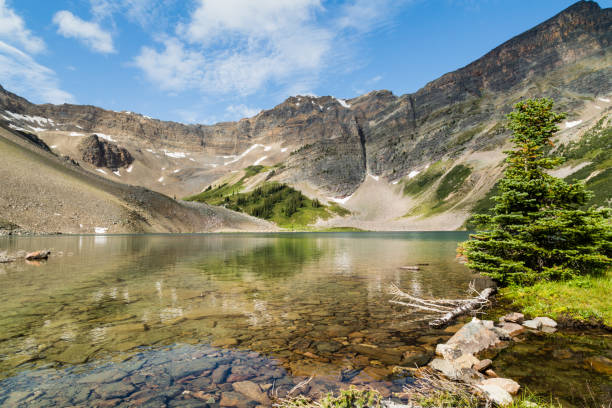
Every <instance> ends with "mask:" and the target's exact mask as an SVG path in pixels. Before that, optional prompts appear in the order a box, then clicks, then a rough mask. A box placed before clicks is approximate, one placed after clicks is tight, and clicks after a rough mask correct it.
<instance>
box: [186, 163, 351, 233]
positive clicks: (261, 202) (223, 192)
mask: <svg viewBox="0 0 612 408" xmlns="http://www.w3.org/2000/svg"><path fill="white" fill-rule="evenodd" d="M265 170H267V168H266V167H264V166H249V167H247V168H246V169H245V174H244V176H243V177H242V178H241V179H240V180H239V181H238V182H236V183H233V184H230V183H224V184H221V185H219V186H217V187H214V188H213V187H212V186H209V187H208V188H207V189H206V190H204V191H203V192H201V193H200V194H197V195H194V196H191V197H187V198H186V200H188V201H199V202H205V203H208V204H211V205H220V206H224V207H226V208H229V209H230V210H234V211H239V212H243V213H247V214H250V215H252V216H254V217H257V218H263V219H265V220H269V221H272V222H275V223H276V224H278V225H279V226H281V227H285V228H292V229H304V228H306V227H307V226H308V225H310V224H313V223H315V222H316V221H317V219H319V218H322V219H328V218H330V217H331V216H332V215H333V214H337V215H347V214H349V213H350V212H349V211H348V210H346V209H344V208H342V207H340V206H338V205H337V204H332V205H323V204H322V203H321V202H320V201H319V200H317V199H314V200H312V199H310V198H308V197H306V196H305V195H303V194H302V193H301V192H299V191H298V190H295V189H294V188H292V187H290V186H288V185H286V184H283V183H277V182H267V181H266V182H263V183H262V184H260V185H258V186H257V187H256V188H254V189H253V190H251V191H247V192H243V189H244V187H245V182H246V180H247V179H249V178H250V177H253V176H255V175H257V174H259V173H261V172H262V171H265Z"/></svg>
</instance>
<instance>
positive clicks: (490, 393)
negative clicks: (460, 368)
mask: <svg viewBox="0 0 612 408" xmlns="http://www.w3.org/2000/svg"><path fill="white" fill-rule="evenodd" d="M478 388H480V389H481V390H482V391H483V392H484V393H485V394H486V396H487V397H489V399H490V400H491V401H493V402H494V403H496V404H497V405H499V406H502V407H503V406H506V405H510V404H512V395H510V393H508V391H506V390H504V389H503V388H501V387H499V386H497V385H495V384H486V385H479V386H478Z"/></svg>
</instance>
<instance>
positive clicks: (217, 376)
mask: <svg viewBox="0 0 612 408" xmlns="http://www.w3.org/2000/svg"><path fill="white" fill-rule="evenodd" d="M231 368H232V367H231V366H230V365H222V366H219V367H217V368H216V369H215V371H213V373H212V375H211V376H210V378H211V379H212V381H213V382H214V383H215V384H220V383H222V382H225V379H226V378H227V376H228V374H229V372H230V370H231Z"/></svg>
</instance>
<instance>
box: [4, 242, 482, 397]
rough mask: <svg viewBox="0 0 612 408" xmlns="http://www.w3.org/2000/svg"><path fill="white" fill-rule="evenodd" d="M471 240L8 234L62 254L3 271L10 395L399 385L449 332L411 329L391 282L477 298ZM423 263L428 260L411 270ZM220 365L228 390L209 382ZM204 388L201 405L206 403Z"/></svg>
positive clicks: (228, 393)
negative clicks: (463, 249) (464, 244)
mask: <svg viewBox="0 0 612 408" xmlns="http://www.w3.org/2000/svg"><path fill="white" fill-rule="evenodd" d="M465 238H466V234H465V233H461V232H459V233H455V232H450V233H447V232H445V233H304V234H210V235H195V236H194V235H183V236H180V235H179V236H170V235H141V236H133V235H132V236H56V237H19V238H10V239H3V240H0V250H5V249H8V251H9V253H11V252H13V253H14V252H16V251H18V250H26V251H29V250H35V249H42V248H48V249H51V250H52V256H51V258H50V259H49V260H48V261H47V262H42V263H40V264H38V263H25V262H23V261H20V262H16V263H13V264H6V265H1V266H0V296H1V297H2V299H3V301H2V303H1V304H0V328H1V330H0V372H1V373H2V377H1V378H4V380H3V381H2V382H0V401H2V400H1V399H2V398H7V397H8V398H9V399H6V400H5V401H4V403H5V404H9V403H10V404H15V405H19V404H20V403H21V404H24V406H36V405H39V406H45V405H52V404H57V405H67V404H76V405H79V404H83V405H91V404H94V403H100V402H101V401H106V402H109V401H110V402H111V403H112V404H119V403H120V404H122V405H126V406H128V405H139V404H142V403H144V402H145V401H147V400H149V399H151V401H154V403H155V404H156V405H157V406H159V403H161V402H164V403H166V404H168V405H169V406H181V405H189V404H195V405H198V404H200V405H201V404H203V401H208V402H209V403H212V401H213V400H214V401H215V404H218V403H219V401H220V400H221V399H222V398H225V399H226V401H225V402H227V401H229V400H230V399H231V398H234V399H236V401H239V403H240V404H241V405H245V406H246V405H254V404H256V403H258V402H256V401H254V400H253V398H254V397H253V396H251V397H245V396H244V395H242V394H236V393H235V392H234V389H233V387H232V383H234V382H236V381H244V380H248V381H253V382H255V383H257V384H259V385H260V386H261V387H262V388H267V387H271V386H272V387H273V389H271V390H270V391H269V392H268V394H269V395H276V394H278V395H281V396H282V395H283V394H286V393H287V391H288V390H290V389H291V388H293V387H294V385H295V384H296V383H299V382H300V381H302V380H304V379H305V378H307V377H309V376H313V375H314V376H315V379H314V380H313V381H311V383H310V384H309V385H308V386H307V387H305V388H304V389H302V390H301V391H303V392H309V393H310V394H311V395H315V394H320V393H321V392H325V391H326V390H334V389H337V388H338V387H346V386H348V384H349V383H352V384H364V383H367V384H371V385H372V386H374V387H377V388H378V389H380V390H381V391H382V392H383V393H384V394H385V395H390V394H391V393H393V392H400V391H401V388H402V385H403V384H404V383H405V382H406V381H409V379H406V378H402V376H405V374H403V375H402V374H397V373H396V374H395V375H393V368H394V367H395V366H399V365H412V366H413V365H414V364H415V363H417V364H422V361H423V360H425V361H426V359H427V358H428V357H429V356H431V354H432V352H433V347H434V345H435V342H436V341H437V340H439V339H445V338H448V336H449V335H450V334H449V333H447V332H444V331H431V330H429V329H428V328H427V327H426V325H424V324H423V323H422V322H413V323H410V322H409V321H410V320H413V319H414V318H418V317H419V315H406V313H405V310H402V309H398V308H397V307H395V306H392V305H391V304H389V302H388V300H389V298H390V296H389V295H388V293H387V290H388V287H389V285H390V284H391V283H394V284H397V285H399V286H400V287H403V288H409V289H410V290H412V291H414V292H416V293H418V294H421V295H423V296H444V297H453V296H462V295H464V294H465V291H466V288H467V286H468V283H469V281H470V280H471V279H473V278H474V276H473V275H472V274H471V273H470V272H469V271H468V270H467V268H465V267H464V266H463V265H460V264H459V263H457V262H456V261H455V248H456V244H457V242H458V241H461V240H464V239H465ZM417 263H427V264H429V265H428V266H423V267H421V270H419V271H410V270H405V269H401V268H400V267H401V266H404V265H414V264H417ZM226 366H229V367H230V368H231V369H228V370H226V371H227V372H225V373H224V372H223V370H225V367H226ZM190 367H191V368H190ZM113 370H118V371H119V373H120V374H117V373H115V374H112V372H113ZM215 370H217V371H219V370H220V371H221V373H219V372H217V375H216V379H217V380H216V382H218V384H217V383H216V382H215V381H212V380H211V378H212V377H213V373H214V371H215ZM109 372H111V374H107V375H103V374H101V375H100V376H99V377H96V376H94V377H92V378H93V380H91V381H89V380H87V381H81V380H79V379H82V378H84V377H87V376H88V375H91V374H92V373H94V374H95V373H109ZM219 374H223V375H220V376H219ZM219 378H220V380H219ZM67 384H71V386H70V387H66V385H67ZM198 391H200V394H198V395H199V397H201V398H194V397H193V393H196V392H198ZM11 392H12V394H10V393H11ZM274 392H276V394H274ZM32 393H33V394H32ZM9 394H10V395H9ZM260 402H261V401H260Z"/></svg>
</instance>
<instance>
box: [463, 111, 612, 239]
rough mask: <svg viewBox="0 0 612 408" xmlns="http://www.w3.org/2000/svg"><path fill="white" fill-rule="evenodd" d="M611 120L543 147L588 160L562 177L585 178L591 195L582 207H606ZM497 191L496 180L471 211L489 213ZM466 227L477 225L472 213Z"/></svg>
mask: <svg viewBox="0 0 612 408" xmlns="http://www.w3.org/2000/svg"><path fill="white" fill-rule="evenodd" d="M611 122H612V120H611V119H610V118H608V117H603V118H601V119H600V120H599V121H598V122H597V123H596V124H595V125H594V126H593V127H592V128H591V129H589V130H588V131H586V132H585V133H584V134H583V135H582V137H581V138H580V139H579V140H577V141H572V142H569V143H567V144H561V145H559V147H558V148H557V149H556V150H553V146H551V147H550V148H549V149H545V150H546V151H553V152H554V154H556V155H558V156H560V157H562V158H563V160H564V161H565V164H566V165H571V166H577V165H579V164H580V163H582V162H590V163H589V164H587V165H586V166H584V167H582V168H581V169H580V170H578V171H577V172H575V173H572V174H570V175H569V176H567V177H565V179H564V180H565V181H567V182H568V183H572V182H576V181H585V185H586V188H587V189H588V190H590V191H592V192H593V196H592V197H591V198H590V199H589V200H588V201H587V202H586V203H585V205H584V207H585V208H588V207H590V206H592V205H595V206H598V207H599V206H604V207H610V206H611V205H612V202H610V200H611V197H612V123H611ZM498 194H499V191H498V183H496V184H495V185H494V186H493V188H491V190H489V192H487V194H486V195H485V196H484V197H483V198H481V199H480V200H478V202H477V203H476V205H475V206H474V207H473V209H472V212H473V213H474V214H483V213H485V214H489V215H493V208H494V207H495V200H493V197H495V196H497V195H498ZM465 227H466V229H468V230H473V229H477V228H478V227H479V225H478V223H477V222H475V219H474V217H470V218H469V219H468V220H467V221H466V224H465Z"/></svg>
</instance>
